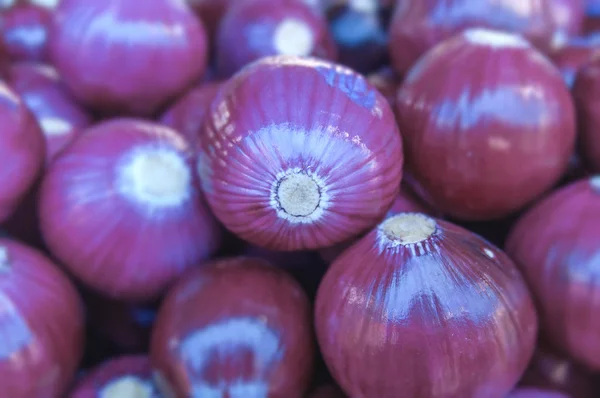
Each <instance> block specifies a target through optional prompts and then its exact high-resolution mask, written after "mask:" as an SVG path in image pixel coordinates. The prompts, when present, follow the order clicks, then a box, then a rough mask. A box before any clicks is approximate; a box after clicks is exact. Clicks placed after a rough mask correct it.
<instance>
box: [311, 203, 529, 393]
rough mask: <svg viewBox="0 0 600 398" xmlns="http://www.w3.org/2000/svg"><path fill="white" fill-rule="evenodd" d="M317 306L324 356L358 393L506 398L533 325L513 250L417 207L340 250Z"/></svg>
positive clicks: (340, 378) (523, 358) (351, 390)
mask: <svg viewBox="0 0 600 398" xmlns="http://www.w3.org/2000/svg"><path fill="white" fill-rule="evenodd" d="M315 311H316V313H315V317H316V330H317V338H318V341H319V345H320V347H321V351H322V352H323V356H324V358H325V361H326V363H327V365H328V367H329V370H330V371H331V373H332V375H333V377H334V378H335V379H336V381H337V382H338V383H339V385H340V386H341V387H342V389H344V391H345V392H346V394H348V395H349V396H351V397H353V398H367V397H368V398H371V397H378V398H397V397H428V398H438V397H440V398H441V397H486V398H504V397H505V395H506V394H507V393H508V392H509V391H510V390H511V389H512V388H513V386H514V385H515V384H516V383H517V381H518V379H519V377H520V376H521V374H522V373H523V371H524V370H525V368H526V366H527V363H528V362H529V359H530V358H531V355H532V353H533V349H534V346H535V339H536V333H537V321H536V313H535V309H534V305H533V302H532V300H531V298H530V296H529V292H528V290H527V286H526V285H525V282H524V280H523V278H522V277H521V275H520V274H519V272H518V270H517V268H516V266H515V265H514V264H513V263H512V261H511V260H510V259H509V258H508V256H507V255H506V254H504V253H503V252H502V251H501V250H499V249H498V248H496V247H495V246H493V245H491V244H490V243H488V242H487V241H485V240H484V239H482V238H480V237H479V236H477V235H475V234H473V233H471V232H469V231H467V230H465V229H462V228H460V227H458V226H455V225H453V224H451V223H448V222H445V221H441V220H436V219H433V218H430V217H428V216H426V215H424V214H421V213H401V214H398V215H396V216H393V217H390V218H388V219H386V220H385V221H384V222H383V223H381V224H380V225H379V226H378V227H377V228H375V229H374V230H373V231H372V232H370V233H369V234H368V235H366V236H365V237H364V238H363V239H361V240H360V241H358V242H357V243H356V244H354V245H353V246H351V247H350V248H349V249H348V250H346V251H345V252H344V253H343V254H342V255H341V256H340V257H338V258H337V259H336V260H335V262H334V263H333V264H332V265H331V267H330V268H329V271H328V272H327V274H326V275H325V277H324V278H323V281H322V282H321V286H320V287H319V292H318V294H317V300H316V309H315Z"/></svg>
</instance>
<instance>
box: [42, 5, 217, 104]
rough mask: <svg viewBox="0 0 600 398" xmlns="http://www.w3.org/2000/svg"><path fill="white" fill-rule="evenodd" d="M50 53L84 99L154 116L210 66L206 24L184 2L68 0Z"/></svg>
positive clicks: (67, 81)
mask: <svg viewBox="0 0 600 398" xmlns="http://www.w3.org/2000/svg"><path fill="white" fill-rule="evenodd" d="M50 56H51V59H52V63H53V64H54V65H55V66H56V68H57V69H58V71H59V73H60V75H61V76H62V77H63V78H64V81H65V84H66V85H67V86H68V88H69V89H70V90H71V91H72V93H73V94H74V95H75V97H76V98H77V99H78V100H79V101H80V102H82V103H83V104H85V105H87V106H89V107H91V108H93V109H94V110H97V111H99V112H103V113H117V114H121V115H123V114H129V115H136V116H149V115H152V114H154V112H156V111H158V109H159V108H160V107H161V106H163V105H165V104H166V103H167V102H168V101H169V100H171V99H173V98H175V97H176V96H177V95H179V94H181V93H182V92H183V91H184V90H185V89H187V88H188V87H189V86H190V85H192V84H193V83H194V82H196V81H199V80H200V78H201V77H202V74H203V73H204V70H205V68H206V63H207V59H206V58H207V39H206V33H205V30H204V27H203V26H202V23H201V22H200V20H199V19H198V18H196V16H195V15H194V14H193V12H192V11H191V10H190V9H189V7H188V5H187V4H186V3H185V1H184V0H153V1H152V2H151V3H149V4H148V5H147V6H145V7H140V6H139V4H138V2H135V1H134V2H132V1H130V0H63V1H61V2H60V3H59V5H58V6H57V8H56V10H55V12H54V18H53V23H52V29H51V39H50Z"/></svg>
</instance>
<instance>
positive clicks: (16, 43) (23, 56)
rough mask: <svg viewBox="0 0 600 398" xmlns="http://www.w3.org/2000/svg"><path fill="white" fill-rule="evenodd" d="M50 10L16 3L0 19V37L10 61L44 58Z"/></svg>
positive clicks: (34, 60)
mask: <svg viewBox="0 0 600 398" xmlns="http://www.w3.org/2000/svg"><path fill="white" fill-rule="evenodd" d="M51 20H52V14H51V11H50V10H49V9H47V8H45V7H41V6H38V5H35V4H29V3H23V4H18V5H16V6H13V7H11V8H9V9H8V10H6V11H4V12H3V13H2V15H1V16H0V36H1V38H2V41H3V43H4V47H5V48H6V50H7V53H8V56H9V58H10V59H11V61H13V62H17V61H31V62H44V61H47V59H48V35H49V27H50V23H51Z"/></svg>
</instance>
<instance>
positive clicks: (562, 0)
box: [549, 0, 586, 46]
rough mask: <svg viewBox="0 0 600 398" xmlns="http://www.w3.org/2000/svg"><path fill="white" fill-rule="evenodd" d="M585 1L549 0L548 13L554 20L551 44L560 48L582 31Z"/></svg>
mask: <svg viewBox="0 0 600 398" xmlns="http://www.w3.org/2000/svg"><path fill="white" fill-rule="evenodd" d="M585 2H586V0H549V6H550V12H551V15H552V17H553V20H554V29H555V30H554V40H553V44H554V45H555V46H556V45H558V46H561V45H562V44H563V43H564V42H567V41H568V40H569V37H575V36H577V35H579V34H581V33H582V31H583V21H584V17H585V8H586V4H585Z"/></svg>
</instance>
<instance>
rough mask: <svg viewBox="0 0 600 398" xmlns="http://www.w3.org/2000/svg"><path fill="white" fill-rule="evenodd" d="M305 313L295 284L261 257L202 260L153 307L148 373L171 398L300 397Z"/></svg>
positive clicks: (306, 341)
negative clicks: (155, 311) (153, 369)
mask: <svg viewBox="0 0 600 398" xmlns="http://www.w3.org/2000/svg"><path fill="white" fill-rule="evenodd" d="M207 303H210V305H207ZM310 317H311V310H310V305H309V302H308V300H307V298H306V296H305V294H304V292H303V291H302V290H301V288H300V287H299V286H298V285H297V284H296V282H295V281H294V280H293V279H292V278H290V277H289V276H288V275H287V274H286V273H284V272H283V271H281V270H279V269H277V268H274V267H271V266H269V264H268V263H266V262H265V261H263V260H260V259H254V258H250V257H238V258H231V259H222V260H218V261H216V262H214V263H211V264H207V265H206V266H204V267H202V268H200V269H195V270H193V271H191V272H190V273H189V274H187V275H186V276H185V277H184V278H182V279H181V281H180V282H179V283H178V284H177V285H176V286H175V287H174V288H173V289H172V290H171V291H170V292H169V293H168V295H167V297H166V298H165V301H164V302H163V304H162V305H161V307H160V309H159V313H158V318H157V320H156V326H155V329H154V332H153V335H152V347H151V356H152V362H153V364H154V366H155V367H156V368H157V369H158V373H157V375H156V377H157V379H158V380H160V381H161V385H162V386H163V387H165V386H168V387H167V388H166V390H173V391H174V392H175V394H174V395H175V396H178V397H183V396H186V397H189V396H194V397H209V396H215V397H221V396H231V397H267V396H268V397H290V398H300V397H302V396H303V393H304V392H306V389H307V388H308V384H309V379H310V376H311V373H312V362H313V348H314V347H313V341H312V333H313V332H312V329H311V319H310Z"/></svg>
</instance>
